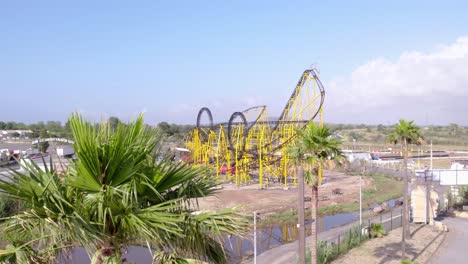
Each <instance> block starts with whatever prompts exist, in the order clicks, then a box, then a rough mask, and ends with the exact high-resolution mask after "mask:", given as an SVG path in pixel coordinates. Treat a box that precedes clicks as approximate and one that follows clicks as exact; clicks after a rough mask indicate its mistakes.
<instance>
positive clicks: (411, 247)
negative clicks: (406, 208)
mask: <svg viewBox="0 0 468 264" xmlns="http://www.w3.org/2000/svg"><path fill="white" fill-rule="evenodd" d="M411 232H412V238H411V239H410V240H409V241H408V244H407V246H406V256H407V258H409V259H411V260H412V261H414V262H417V263H421V264H422V263H426V262H428V261H429V260H430V258H431V257H432V255H433V254H434V252H435V251H437V249H438V248H439V246H440V244H441V243H442V242H443V241H444V238H445V235H446V234H447V233H446V232H441V231H438V230H436V229H435V228H434V227H433V226H430V225H412V226H411ZM400 242H401V228H398V229H395V230H393V231H391V232H390V233H389V234H388V235H387V236H385V237H383V238H379V239H372V240H370V241H367V242H365V243H364V244H362V245H361V246H360V247H357V248H355V249H352V250H350V251H349V252H348V253H347V254H346V255H344V256H342V257H340V258H338V259H337V260H335V261H333V262H332V263H335V264H338V263H339V264H360V263H379V264H383V263H394V264H400V263H401V243H400Z"/></svg>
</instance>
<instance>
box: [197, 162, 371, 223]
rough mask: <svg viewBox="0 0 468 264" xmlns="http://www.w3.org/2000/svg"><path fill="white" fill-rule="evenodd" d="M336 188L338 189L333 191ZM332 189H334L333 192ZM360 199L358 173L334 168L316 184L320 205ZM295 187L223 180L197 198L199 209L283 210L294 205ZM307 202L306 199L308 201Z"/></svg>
mask: <svg viewBox="0 0 468 264" xmlns="http://www.w3.org/2000/svg"><path fill="white" fill-rule="evenodd" d="M371 181H372V180H371V179H364V178H363V189H364V188H366V187H367V186H369V185H370V184H371ZM337 189H339V192H338V193H336V191H337ZM333 190H335V192H333ZM311 195H312V191H311V188H308V187H307V186H306V193H305V196H306V197H311ZM358 199H359V177H358V176H351V175H346V174H344V173H341V172H336V171H326V172H325V174H324V182H323V184H322V185H321V186H320V187H319V200H320V201H319V206H324V205H329V204H333V203H340V202H350V201H356V200H358ZM296 201H297V188H296V187H294V186H290V187H289V188H285V186H284V184H283V185H281V184H274V185H270V186H269V188H267V189H259V186H258V184H252V185H246V186H242V187H236V186H234V184H225V185H223V186H222V189H221V190H220V191H219V192H218V193H217V194H216V195H215V196H211V197H208V198H204V199H201V200H199V204H200V209H201V210H217V209H222V208H229V207H234V206H242V207H241V211H243V212H253V211H258V212H259V213H262V214H264V215H266V214H268V213H274V212H279V211H284V210H288V209H292V208H295V207H296ZM307 204H308V203H307Z"/></svg>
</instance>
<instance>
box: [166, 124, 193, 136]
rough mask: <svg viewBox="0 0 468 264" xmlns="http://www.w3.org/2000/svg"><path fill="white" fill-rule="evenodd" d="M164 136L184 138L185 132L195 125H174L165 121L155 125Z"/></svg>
mask: <svg viewBox="0 0 468 264" xmlns="http://www.w3.org/2000/svg"><path fill="white" fill-rule="evenodd" d="M157 127H158V128H159V129H160V130H161V132H163V133H164V135H165V136H167V137H171V138H174V139H184V138H185V136H186V135H187V133H188V132H189V131H190V130H192V129H193V128H194V127H195V126H193V125H176V124H169V123H167V122H161V123H159V124H158V126H157Z"/></svg>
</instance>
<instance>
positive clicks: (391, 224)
mask: <svg viewBox="0 0 468 264" xmlns="http://www.w3.org/2000/svg"><path fill="white" fill-rule="evenodd" d="M392 230H393V210H390V231H392Z"/></svg>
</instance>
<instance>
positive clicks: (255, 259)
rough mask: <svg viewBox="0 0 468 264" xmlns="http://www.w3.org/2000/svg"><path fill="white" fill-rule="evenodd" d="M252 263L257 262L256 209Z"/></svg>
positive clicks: (255, 263) (255, 212) (255, 213)
mask: <svg viewBox="0 0 468 264" xmlns="http://www.w3.org/2000/svg"><path fill="white" fill-rule="evenodd" d="M253 215H254V234H253V235H254V264H257V211H254V213H253Z"/></svg>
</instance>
